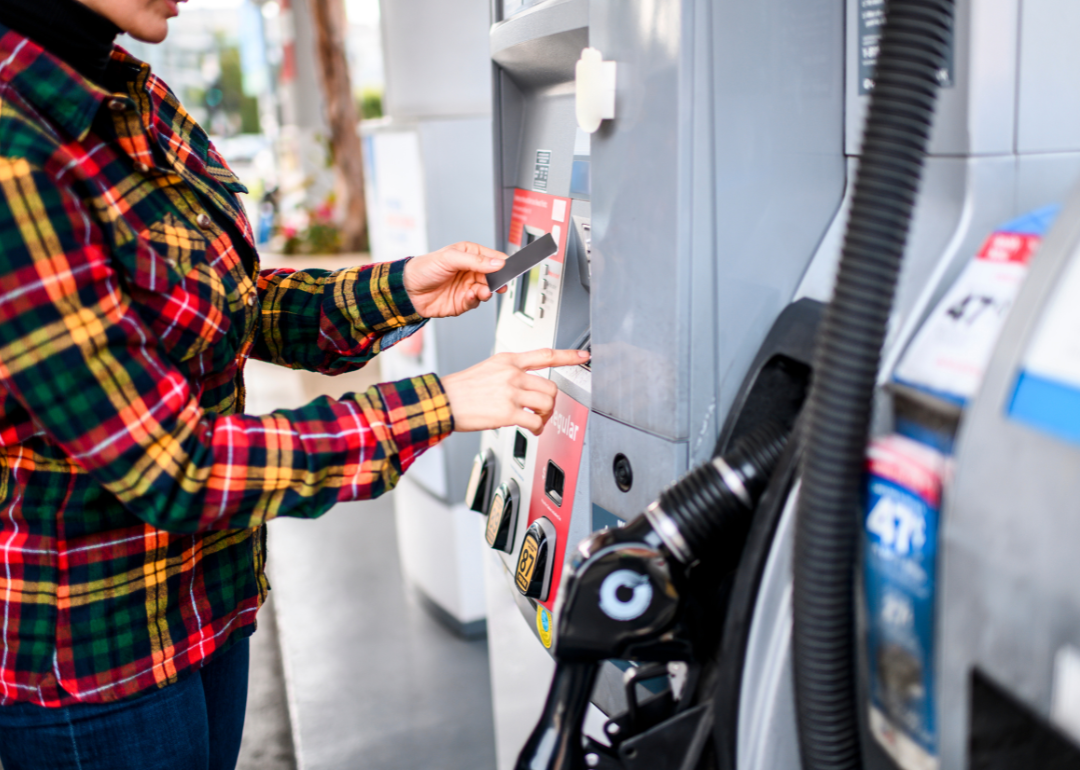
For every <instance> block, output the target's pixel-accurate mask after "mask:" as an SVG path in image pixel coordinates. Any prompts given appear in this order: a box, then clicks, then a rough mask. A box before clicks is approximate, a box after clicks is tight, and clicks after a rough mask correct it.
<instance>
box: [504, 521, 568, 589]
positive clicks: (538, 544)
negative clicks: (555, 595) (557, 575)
mask: <svg viewBox="0 0 1080 770" xmlns="http://www.w3.org/2000/svg"><path fill="white" fill-rule="evenodd" d="M557 537H558V536H557V534H556V532H555V525H554V524H552V523H551V521H550V520H548V519H547V517H541V518H539V519H537V520H536V521H534V522H533V523H532V524H531V525H530V526H529V529H528V531H527V532H526V533H525V539H524V540H523V541H522V543H521V553H520V554H518V562H517V569H515V570H514V585H515V586H516V587H517V590H518V591H520V592H521V593H522V595H524V596H527V597H529V598H530V599H537V600H539V601H542V602H544V601H547V599H548V595H549V594H550V592H551V572H552V567H553V566H554V564H555V559H554V556H553V555H554V553H555V540H556V538H557Z"/></svg>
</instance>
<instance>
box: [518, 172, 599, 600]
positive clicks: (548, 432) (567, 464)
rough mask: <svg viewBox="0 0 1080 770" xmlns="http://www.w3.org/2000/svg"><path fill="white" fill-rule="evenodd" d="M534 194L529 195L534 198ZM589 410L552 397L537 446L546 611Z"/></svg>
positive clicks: (558, 571) (535, 513)
mask: <svg viewBox="0 0 1080 770" xmlns="http://www.w3.org/2000/svg"><path fill="white" fill-rule="evenodd" d="M536 194H537V193H529V195H536ZM588 419H589V408H588V407H585V406H582V405H581V404H579V403H578V402H577V401H575V400H574V399H572V398H570V396H568V395H566V394H565V393H563V392H562V391H559V395H558V396H556V397H555V411H554V413H553V414H552V415H551V419H550V420H549V421H548V424H547V426H546V427H545V428H544V432H543V433H541V434H540V440H539V441H538V442H537V446H536V475H535V477H534V478H533V485H532V498H531V500H530V505H529V524H532V523H533V522H534V521H536V520H537V519H539V518H540V517H541V516H544V517H547V519H548V521H550V522H551V523H552V524H554V525H555V531H556V532H557V533H558V537H557V538H556V542H555V553H554V554H553V557H554V562H553V566H552V571H551V590H550V591H549V592H548V598H547V601H544V602H540V603H541V604H542V605H544V606H545V607H547V608H548V609H549V610H550V609H552V608H553V607H554V606H555V597H556V596H557V595H558V590H559V579H560V577H562V570H563V559H564V557H565V555H566V541H567V537H568V535H569V533H570V515H571V513H572V512H573V510H574V491H575V490H576V489H577V481H578V472H579V470H580V468H581V452H582V448H583V447H584V446H585V424H586V422H587V421H588Z"/></svg>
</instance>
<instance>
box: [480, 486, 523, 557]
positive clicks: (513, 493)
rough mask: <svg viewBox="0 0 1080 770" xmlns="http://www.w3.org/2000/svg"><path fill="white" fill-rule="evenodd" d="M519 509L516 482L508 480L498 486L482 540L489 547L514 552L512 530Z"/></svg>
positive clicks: (519, 499)
mask: <svg viewBox="0 0 1080 770" xmlns="http://www.w3.org/2000/svg"><path fill="white" fill-rule="evenodd" d="M520 507H521V493H520V491H519V490H518V484H517V482H516V481H514V480H513V479H509V480H508V481H505V482H503V483H502V484H501V485H499V490H498V491H497V492H496V493H495V497H494V498H493V499H492V501H491V508H490V510H488V521H487V528H486V529H485V530H484V539H485V540H486V541H487V544H488V545H489V546H491V547H492V548H495V549H496V550H499V551H505V552H506V553H510V552H511V551H513V550H514V529H515V526H516V524H517V513H518V509H519V508H520Z"/></svg>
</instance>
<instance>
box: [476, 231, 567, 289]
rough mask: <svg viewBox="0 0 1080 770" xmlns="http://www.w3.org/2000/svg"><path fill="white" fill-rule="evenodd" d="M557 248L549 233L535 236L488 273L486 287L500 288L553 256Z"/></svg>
mask: <svg viewBox="0 0 1080 770" xmlns="http://www.w3.org/2000/svg"><path fill="white" fill-rule="evenodd" d="M558 250H559V244H557V243H555V239H554V238H552V237H551V233H548V234H547V235H545V236H544V237H542V238H537V239H536V240H535V241H533V242H532V243H530V244H529V245H528V246H526V247H525V248H523V249H519V250H518V251H516V252H515V253H513V254H511V255H510V256H509V258H507V260H506V264H505V265H503V266H502V267H500V268H499V269H498V270H496V271H495V272H494V273H488V275H487V285H488V288H489V289H491V290H492V291H497V290H499V289H501V288H502V287H503V286H505V285H506V284H508V283H510V282H511V281H512V280H514V279H515V278H517V277H518V276H519V275H521V274H522V273H527V272H528V271H529V270H531V269H532V268H534V267H536V266H537V265H539V264H540V263H541V262H543V261H544V260H545V259H547V258H548V257H550V256H553V255H554V254H555V252H557V251H558Z"/></svg>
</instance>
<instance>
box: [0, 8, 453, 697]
mask: <svg viewBox="0 0 1080 770" xmlns="http://www.w3.org/2000/svg"><path fill="white" fill-rule="evenodd" d="M110 67H111V68H112V72H114V73H118V74H119V75H120V76H121V79H122V80H123V81H125V82H126V83H127V86H126V92H123V93H115V94H114V93H111V92H109V91H107V90H104V89H103V88H101V87H99V86H97V85H95V84H93V83H91V82H89V81H88V80H86V79H85V78H83V77H82V76H80V75H79V74H78V73H76V72H75V71H74V70H72V69H71V68H69V67H68V66H67V65H66V64H64V63H62V62H61V61H60V60H58V59H57V58H55V57H53V56H52V55H51V54H49V53H47V52H45V51H43V50H42V49H41V48H40V47H39V46H38V45H36V44H35V43H34V42H32V41H30V40H28V39H27V38H25V37H23V36H21V35H19V34H17V33H16V32H14V31H11V30H8V29H7V28H5V27H3V26H0V385H2V388H0V554H2V564H0V613H2V620H0V622H2V628H0V633H2V635H3V650H2V651H0V704H8V703H12V702H15V701H30V702H34V703H39V704H42V705H46V706H59V705H66V704H70V703H76V702H105V701H111V700H115V699H118V698H122V697H126V696H130V695H133V694H135V693H138V692H141V691H145V690H149V689H152V688H156V687H163V686H165V685H167V684H170V683H172V682H175V681H176V680H177V678H178V677H180V676H181V675H182V674H184V673H185V672H188V671H191V670H193V669H195V668H198V667H199V666H201V665H203V664H204V663H205V662H206V661H207V660H209V659H210V658H211V657H213V656H214V654H215V653H217V652H220V651H221V650H223V649H225V648H226V647H228V646H229V645H230V644H231V643H232V642H234V641H236V640H238V639H240V638H242V637H244V636H247V635H249V634H250V633H251V632H252V631H253V630H254V625H253V624H254V620H255V613H256V610H257V609H258V607H259V605H260V603H261V601H262V599H263V598H264V597H265V594H266V590H267V588H268V586H267V583H266V579H265V577H264V575H263V559H264V542H265V541H264V537H263V534H262V533H263V530H262V527H263V525H264V523H265V522H266V521H267V520H268V519H271V518H273V517H275V516H299V517H308V518H311V517H316V516H319V515H320V514H322V513H323V512H325V511H326V510H327V509H329V508H330V507H331V506H333V505H334V504H335V503H337V502H339V501H342V500H355V499H361V498H371V497H375V496H377V495H379V494H381V493H382V492H385V491H386V490H388V489H390V488H391V487H393V485H394V484H395V483H396V482H397V479H398V477H399V475H400V474H401V473H402V472H403V471H404V470H405V469H406V468H408V466H409V465H410V464H411V463H412V462H413V461H414V460H415V459H416V458H417V457H418V456H419V455H420V453H421V452H423V450H424V449H426V448H427V447H429V446H432V445H434V444H435V443H437V442H438V441H439V440H440V439H441V438H443V437H444V436H445V435H447V434H448V433H449V432H450V430H451V429H452V421H451V417H450V411H449V407H448V404H447V401H446V397H445V395H444V394H443V391H442V387H441V385H440V383H439V381H438V379H437V378H436V377H435V376H434V375H428V376H424V377H418V378H414V379H411V380H404V381H401V382H398V383H392V384H384V385H379V386H377V387H374V388H371V389H370V390H368V391H367V392H366V393H363V394H355V393H350V394H346V395H344V396H343V397H342V398H340V399H337V400H335V399H331V398H320V399H317V400H315V401H313V402H312V403H310V404H308V405H307V406H305V407H303V408H300V409H295V410H281V411H277V412H274V413H273V414H270V415H265V416H249V415H245V414H243V411H244V390H243V365H244V361H245V360H246V359H247V358H248V357H250V356H254V357H255V358H258V359H262V360H265V361H271V362H274V363H277V364H281V365H284V366H288V367H294V368H304V369H311V370H316V371H321V372H327V373H335V372H342V371H348V370H351V369H356V368H358V367H360V366H363V364H364V363H365V362H366V361H368V360H369V359H370V358H371V357H372V356H374V355H375V354H377V353H378V352H379V351H380V350H382V349H385V348H386V347H388V346H389V345H390V344H392V343H393V342H394V341H396V340H397V339H400V338H402V337H404V336H406V335H407V334H408V333H409V332H411V331H413V330H415V329H416V328H418V327H419V325H420V324H421V323H422V322H423V319H422V318H421V317H420V316H418V315H417V314H416V313H415V311H414V309H413V307H412V304H411V303H410V301H409V298H408V296H407V294H406V292H405V290H404V285H403V282H402V276H403V266H404V263H403V262H398V263H388V264H378V265H375V266H372V267H365V268H356V269H351V270H342V271H336V272H328V271H319V270H306V271H299V272H296V271H291V270H265V271H261V272H258V269H257V261H256V273H255V274H251V273H249V272H248V270H247V269H246V268H245V267H244V264H243V260H242V259H241V256H240V254H241V250H242V249H249V250H250V251H249V252H248V253H249V254H251V255H252V257H251V259H255V260H257V257H254V243H253V242H252V236H251V229H250V226H249V224H248V221H247V219H246V217H245V215H244V211H243V207H242V205H241V203H240V201H239V199H238V198H237V196H236V194H235V193H237V192H246V190H245V189H244V188H243V186H242V185H241V184H240V183H239V181H238V180H237V179H236V177H235V176H234V175H233V174H232V172H230V171H229V169H228V168H227V167H226V165H225V163H224V162H223V160H222V159H221V157H220V156H219V155H218V154H217V153H216V152H215V150H214V148H213V147H212V146H211V145H210V142H209V140H208V138H207V136H206V134H205V133H204V132H203V131H202V129H200V128H199V126H197V125H196V124H195V122H194V121H193V120H192V119H191V117H190V116H189V115H188V114H187V113H186V112H185V111H184V109H183V107H181V106H180V104H179V102H178V101H177V99H176V97H175V96H174V95H173V94H172V93H171V92H170V91H169V89H168V88H167V87H166V86H165V84H164V83H162V82H161V81H160V80H158V79H157V78H156V77H154V76H153V75H152V74H151V73H150V70H149V68H148V67H147V66H146V65H145V64H143V63H142V62H139V61H138V60H136V59H134V58H133V57H131V56H130V55H128V54H127V53H126V52H124V51H123V50H122V49H119V48H117V49H115V50H114V53H113V60H112V62H111V64H110ZM117 82H120V81H117ZM230 230H231V231H232V234H230ZM238 241H243V242H238Z"/></svg>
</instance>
